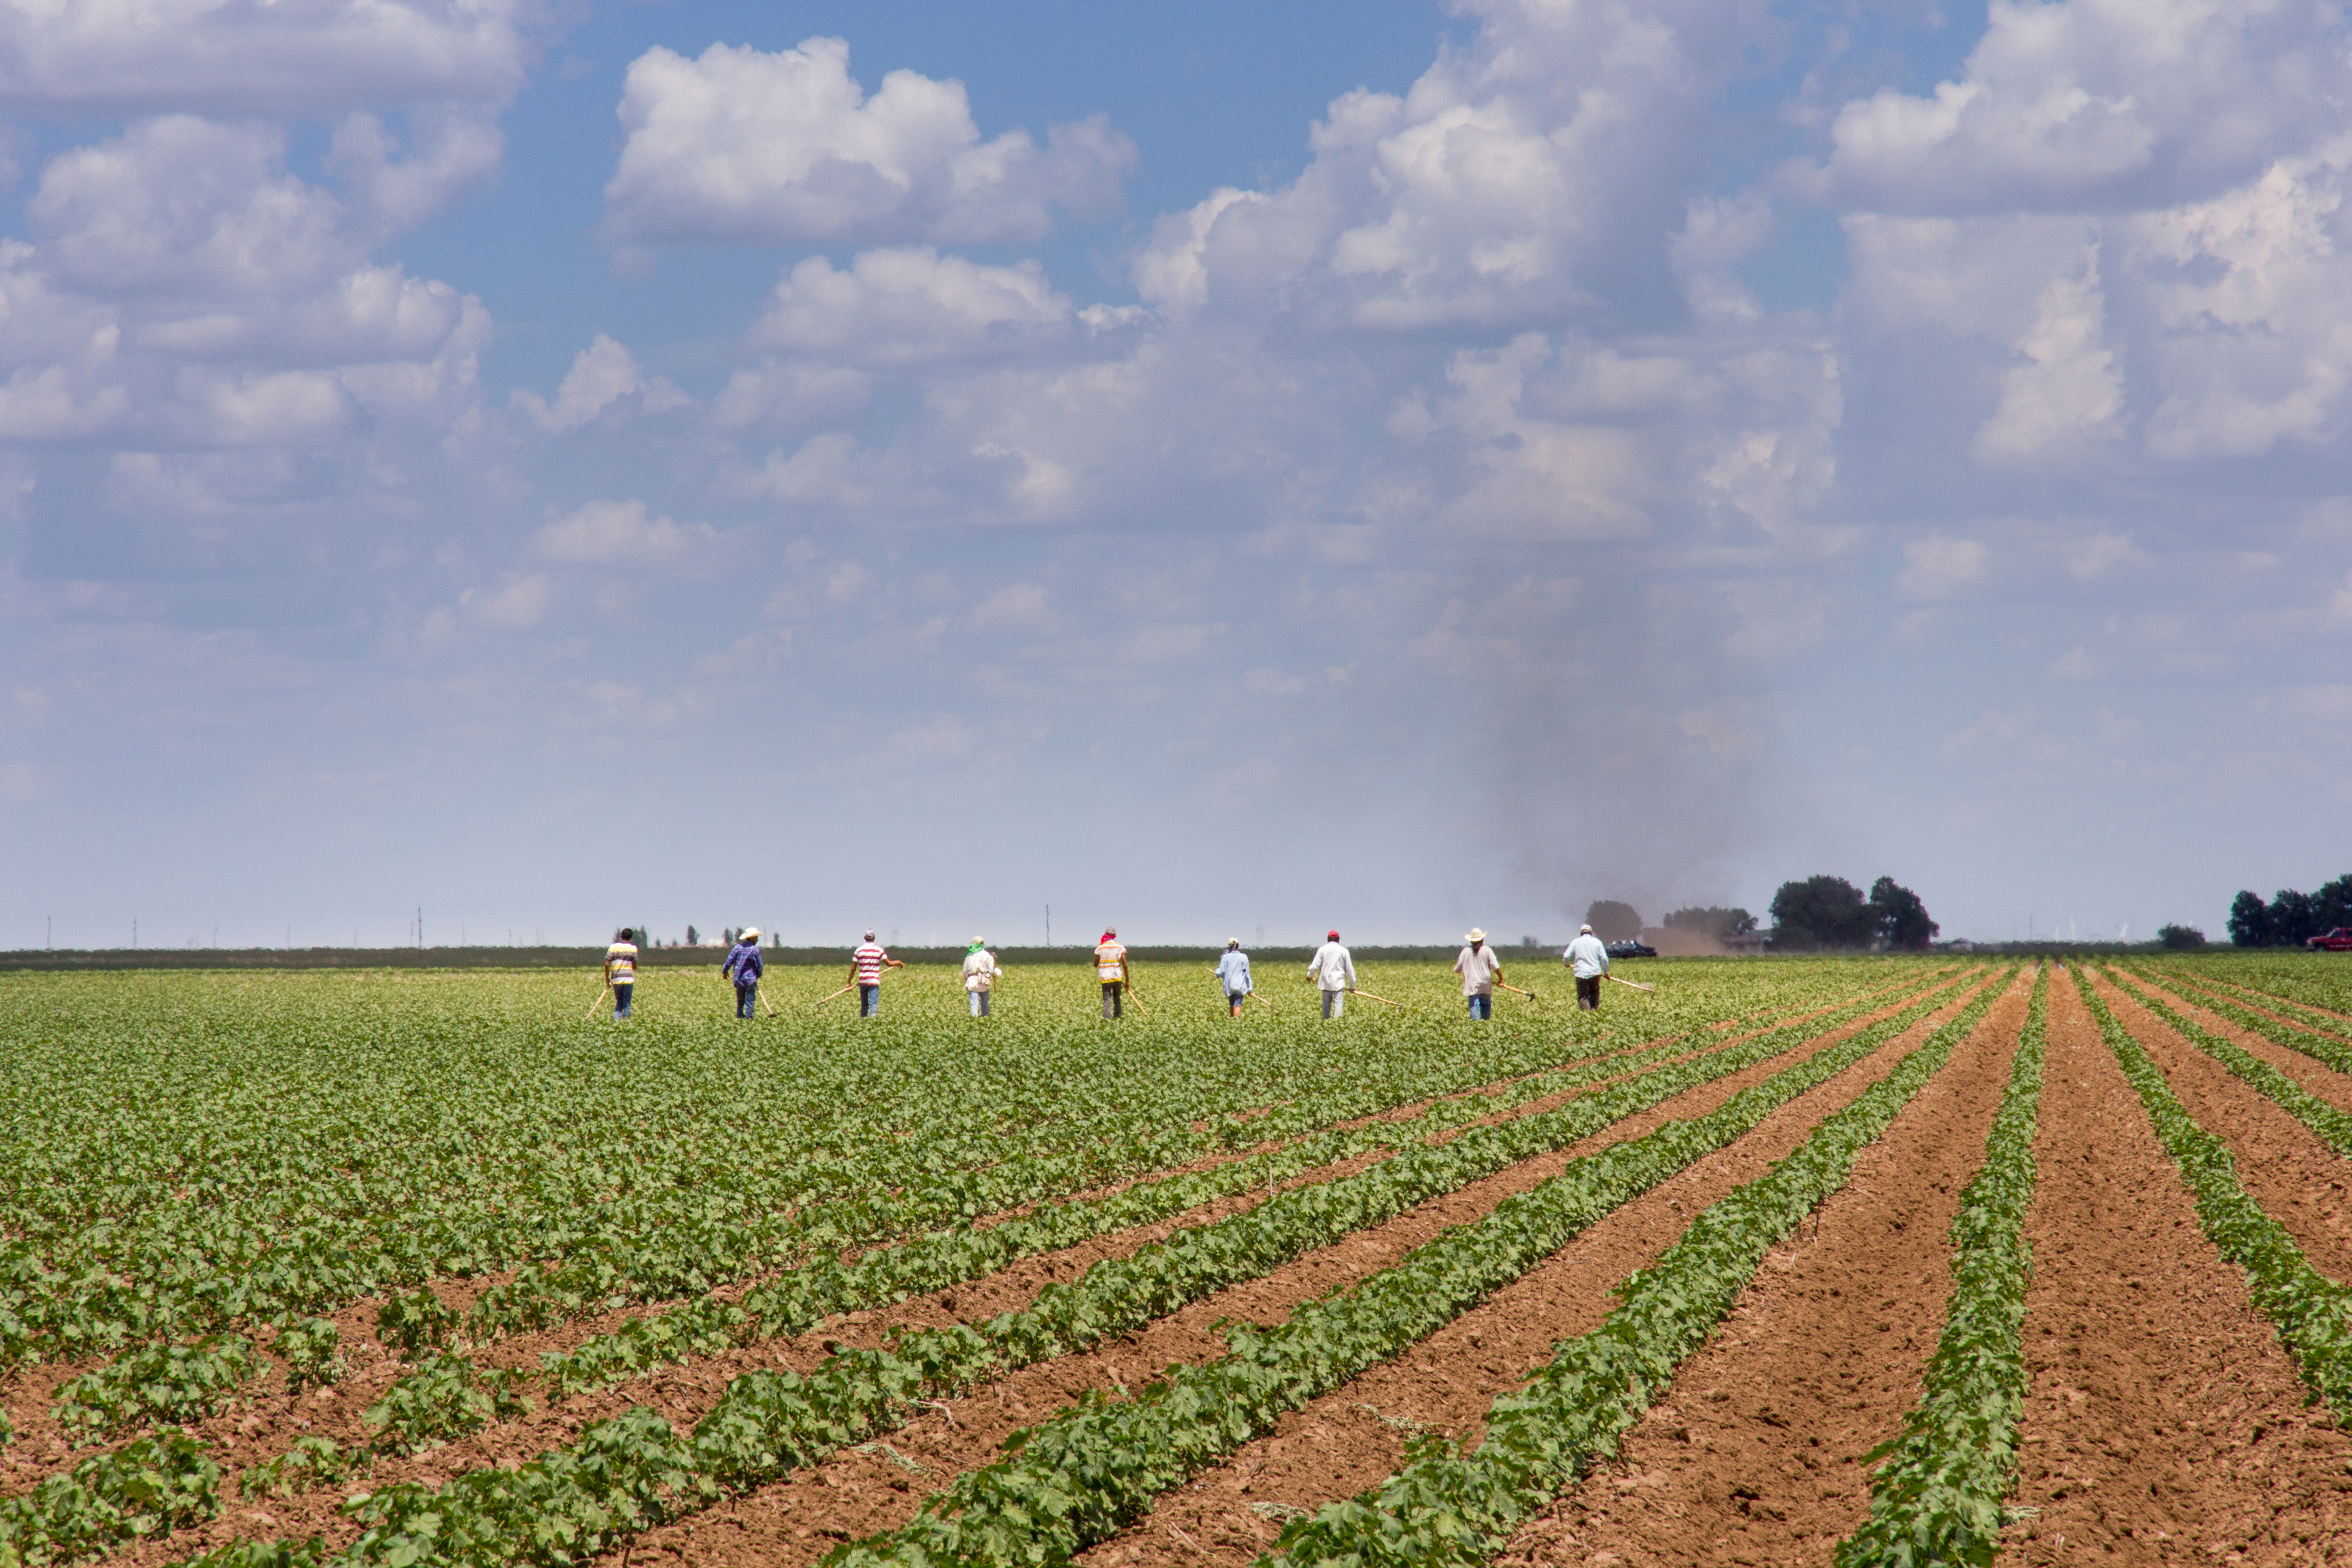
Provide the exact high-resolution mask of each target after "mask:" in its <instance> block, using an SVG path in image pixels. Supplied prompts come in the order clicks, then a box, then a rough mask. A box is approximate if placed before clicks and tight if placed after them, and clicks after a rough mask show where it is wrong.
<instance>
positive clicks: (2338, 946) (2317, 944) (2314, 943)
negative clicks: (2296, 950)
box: [2303, 926, 2352, 952]
mask: <svg viewBox="0 0 2352 1568" xmlns="http://www.w3.org/2000/svg"><path fill="white" fill-rule="evenodd" d="M2303 945H2304V946H2305V947H2307V948H2309V949H2311V951H2312V952H2352V926H2337V927H2336V929H2335V930H2334V931H2321V932H2320V933H2319V934H2318V935H2317V936H2312V937H2305V938H2304V941H2303Z"/></svg>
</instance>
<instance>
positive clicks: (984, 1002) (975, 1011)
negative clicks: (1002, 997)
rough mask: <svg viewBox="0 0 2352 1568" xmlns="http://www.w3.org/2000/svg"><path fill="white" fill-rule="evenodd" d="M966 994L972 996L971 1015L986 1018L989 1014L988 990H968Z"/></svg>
mask: <svg viewBox="0 0 2352 1568" xmlns="http://www.w3.org/2000/svg"><path fill="white" fill-rule="evenodd" d="M964 994H965V995H967V996H969V997H971V1016H973V1017H975V1018H985V1017H987V1016H988V993H987V992H985V991H967V992H965V993H964Z"/></svg>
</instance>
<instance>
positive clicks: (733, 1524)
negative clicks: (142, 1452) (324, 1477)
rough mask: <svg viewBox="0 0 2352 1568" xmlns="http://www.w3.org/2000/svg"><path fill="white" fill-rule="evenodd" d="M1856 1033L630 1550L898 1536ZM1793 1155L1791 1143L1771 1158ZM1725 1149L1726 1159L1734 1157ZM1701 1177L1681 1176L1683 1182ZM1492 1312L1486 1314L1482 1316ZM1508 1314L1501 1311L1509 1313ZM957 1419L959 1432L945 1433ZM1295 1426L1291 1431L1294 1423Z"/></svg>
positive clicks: (724, 1559) (683, 1550)
mask: <svg viewBox="0 0 2352 1568" xmlns="http://www.w3.org/2000/svg"><path fill="white" fill-rule="evenodd" d="M1860 1026H1862V1025H1861V1024H1860V1023H1859V1022H1857V1023H1855V1024H1850V1025H1847V1026H1843V1027H1842V1028H1840V1029H1838V1030H1835V1031H1832V1033H1831V1034H1830V1035H1827V1036H1824V1037H1822V1040H1816V1041H1811V1042H1808V1043H1807V1044H1806V1045H1805V1046H1803V1047H1799V1049H1798V1052H1797V1053H1789V1054H1784V1055H1782V1056H1780V1057H1779V1058H1774V1059H1772V1060H1771V1061H1769V1062H1765V1063H1761V1064H1759V1065H1757V1066H1755V1067H1752V1068H1747V1069H1745V1070H1743V1071H1741V1072H1739V1073H1737V1074H1734V1075H1732V1076H1730V1077H1729V1078H1727V1079H1719V1080H1717V1082H1715V1083H1713V1084H1708V1085H1705V1086H1702V1087H1700V1088H1698V1089H1692V1090H1689V1091H1687V1092H1686V1093H1685V1094H1683V1095H1679V1096H1676V1097H1675V1099H1674V1100H1669V1101H1667V1102H1665V1103H1664V1104H1663V1105H1661V1106H1657V1107H1654V1108H1653V1109H1652V1110H1649V1111H1646V1112H1643V1113H1642V1114H1641V1115H1639V1116H1635V1117H1631V1118H1628V1119H1626V1120H1625V1121H1621V1122H1619V1123H1617V1124H1616V1125H1614V1126H1612V1127H1611V1128H1610V1129H1608V1130H1607V1131H1604V1132H1601V1133H1599V1134H1596V1135H1595V1136H1594V1137H1592V1138H1590V1139H1587V1140H1585V1141H1583V1142H1580V1143H1578V1144H1576V1145H1573V1146H1571V1147H1570V1149H1567V1150H1563V1151H1561V1152H1558V1153H1555V1154H1550V1155H1546V1156H1542V1157H1540V1158H1538V1159H1535V1160H1530V1161H1527V1162H1525V1163H1521V1164H1519V1165H1516V1166H1513V1167H1511V1168H1510V1169H1509V1170H1507V1171H1505V1172H1502V1173H1498V1174H1496V1175H1495V1176H1492V1177H1489V1178H1487V1179H1486V1180H1485V1181H1483V1182H1478V1183H1475V1184H1472V1185H1470V1186H1468V1187H1465V1188H1464V1189H1462V1190H1461V1191H1459V1192H1457V1193H1454V1194H1449V1195H1447V1196H1445V1197H1442V1198H1439V1199H1435V1200H1433V1202H1431V1203H1429V1204H1425V1205H1422V1206H1421V1207H1419V1208H1416V1209H1414V1210H1412V1211H1411V1212H1409V1213H1407V1214H1405V1215H1400V1216H1399V1217H1398V1218H1397V1219H1394V1220H1392V1221H1390V1222H1389V1223H1388V1224H1386V1225H1382V1226H1373V1227H1371V1228H1370V1229H1368V1230H1365V1231H1362V1232H1360V1233H1358V1234H1356V1235H1354V1236H1351V1237H1348V1238H1347V1239H1346V1240H1344V1241H1342V1242H1339V1243H1338V1244H1336V1245H1335V1246H1332V1247H1326V1248H1324V1249H1322V1250H1320V1251H1318V1252H1315V1253H1311V1254H1309V1255H1307V1257H1306V1258H1300V1259H1298V1260H1297V1261H1296V1262H1294V1263H1291V1264H1288V1265H1286V1266H1284V1267H1282V1268H1276V1269H1274V1270H1272V1271H1271V1272H1269V1273H1267V1274H1266V1275H1264V1276H1262V1277H1261V1278H1259V1279H1255V1280H1252V1281H1250V1282H1248V1283H1246V1284H1244V1285H1241V1286H1238V1287H1236V1288H1234V1289H1231V1290H1227V1291H1224V1292H1222V1293H1220V1294H1219V1295H1216V1296H1213V1297H1212V1298H1210V1299H1208V1300H1203V1301H1200V1302H1196V1303H1194V1304H1192V1306H1190V1307H1187V1308H1185V1309H1183V1310H1180V1311H1178V1312H1176V1313H1173V1314H1171V1316H1169V1317H1167V1318H1164V1319H1161V1320H1160V1321H1158V1322H1155V1323H1153V1324H1151V1325H1150V1326H1149V1327H1147V1328H1146V1329H1144V1330H1143V1331H1140V1332H1139V1333H1136V1334H1132V1335H1129V1336H1127V1337H1125V1338H1123V1339H1121V1340H1118V1341H1116V1342H1113V1343H1111V1344H1110V1345H1108V1346H1106V1347H1105V1348H1104V1349H1102V1350H1101V1351H1098V1352H1093V1353H1089V1354H1083V1355H1074V1356H1066V1357H1063V1358H1061V1359H1059V1360H1056V1361H1054V1362H1050V1363H1045V1364H1043V1365H1040V1366H1036V1367H1032V1368H1029V1369H1027V1370H1026V1371H1024V1372H1021V1373H1015V1374H1013V1376H1010V1377H1007V1378H1004V1379H1003V1380H1002V1381H1000V1382H998V1383H995V1384H991V1385H989V1386H988V1387H986V1388H983V1389H981V1390H978V1391H976V1392H975V1393H974V1394H972V1395H971V1397H969V1398H966V1399H961V1400H958V1401H955V1402H954V1403H953V1406H952V1415H951V1417H950V1415H946V1414H940V1415H926V1416H925V1417H924V1418H923V1419H921V1420H919V1421H918V1422H917V1423H915V1424H914V1425H912V1426H908V1428H906V1429H905V1430H903V1431H901V1432H899V1433H898V1434H896V1435H894V1436H892V1437H890V1438H889V1439H888V1441H887V1445H884V1444H877V1445H873V1446H871V1447H872V1450H873V1451H870V1452H851V1453H847V1454H844V1455H842V1456H840V1457H839V1458H835V1460H833V1461H832V1462H830V1463H828V1464H825V1465H822V1466H819V1467H816V1468H814V1469H812V1470H808V1471H803V1472H802V1473H800V1474H798V1475H795V1476H793V1477H792V1478H790V1479H786V1480H784V1481H782V1482H780V1483H778V1484H777V1485H775V1486H772V1487H769V1488H766V1489H761V1490H760V1491H757V1492H754V1493H752V1494H751V1495H749V1496H747V1497H744V1498H740V1499H737V1500H732V1501H730V1502H728V1503H725V1504H722V1505H720V1506H719V1508H716V1509H713V1510H709V1512H707V1513H704V1514H701V1515H699V1516H698V1517H697V1518H695V1519H692V1520H688V1521H681V1522H679V1523H677V1524H675V1525H670V1526H667V1527H665V1528H663V1529H661V1530H657V1531H651V1532H649V1533H648V1534H646V1536H645V1537H643V1538H641V1539H640V1540H638V1541H637V1542H635V1544H634V1546H633V1548H632V1560H633V1561H638V1562H644V1561H649V1560H652V1559H653V1558H654V1557H656V1556H669V1557H675V1558H677V1559H679V1560H681V1561H685V1562H690V1563H697V1564H705V1563H708V1564H721V1563H724V1564H759V1565H761V1568H770V1565H779V1564H787V1563H810V1562H814V1560H815V1559H816V1558H818V1557H821V1556H822V1555H824V1552H827V1551H828V1550H830V1549H831V1548H832V1547H833V1546H834V1545H835V1543H836V1542H841V1541H845V1540H854V1539H859V1538H862V1537H865V1536H867V1535H872V1534H875V1533H877V1532H879V1531H886V1530H889V1529H893V1528H895V1527H897V1526H898V1525H900V1524H903V1523H905V1522H906V1521H908V1519H910V1518H911V1517H913V1515H914V1512H915V1510H916V1508H917V1506H918V1505H919V1502H920V1501H921V1500H922V1498H923V1496H924V1495H925V1494H926V1493H927V1492H929V1491H933V1490H936V1489H939V1488H940V1486H942V1485H943V1484H945V1482H946V1480H947V1479H949V1478H950V1477H951V1476H953V1475H955V1474H957V1473H960V1472H961V1471H963V1470H966V1469H970V1468H975V1467H977V1466H979V1465H982V1464H985V1463H987V1462H989V1461H991V1460H992V1459H994V1458H996V1457H997V1455H998V1451H999V1448H1000V1446H1001V1445H1002V1443H1003V1439H1004V1438H1005V1437H1006V1436H1009V1435H1010V1434H1011V1433H1012V1432H1013V1431H1014V1430H1016V1429H1017V1428H1019V1427H1022V1426H1030V1425H1034V1424H1035V1423H1036V1422H1038V1421H1040V1420H1043V1419H1045V1417H1047V1416H1049V1415H1053V1414H1054V1413H1055V1411H1057V1410H1059V1409H1061V1408H1063V1407H1064V1406H1066V1405H1070V1404H1072V1403H1074V1402H1075V1401H1076V1399H1077V1397H1078V1396H1079V1395H1080V1394H1083V1393H1085V1392H1086V1391H1087V1390H1089V1389H1097V1388H1105V1387H1117V1386H1124V1385H1129V1384H1135V1383H1139V1382H1140V1381H1142V1380H1144V1379H1145V1378H1148V1377H1149V1376H1150V1375H1151V1373H1153V1372H1155V1371H1156V1370H1157V1369H1159V1368H1161V1367H1164V1366H1167V1365H1170V1364H1171V1363H1177V1362H1198V1361H1204V1360H1212V1359H1214V1358H1215V1357H1218V1356H1220V1355H1223V1353H1224V1352H1225V1345H1224V1342H1223V1339H1222V1337H1220V1336H1219V1335H1218V1334H1216V1333H1215V1331H1214V1329H1215V1325H1216V1324H1217V1323H1218V1322H1219V1321H1221V1320H1247V1321H1253V1322H1258V1323H1267V1324H1271V1323H1277V1322H1280V1321H1283V1320H1284V1319H1285V1318H1286V1317H1287V1316H1288V1314H1289V1312H1290V1311H1291V1310H1292V1309H1293V1308H1295V1307H1297V1305H1298V1304H1299V1303H1301V1302H1303V1301H1307V1300H1313V1299H1315V1298H1316V1297H1318V1296H1321V1295H1323V1294H1325V1293H1326V1292H1328V1291H1329V1290H1332V1289H1339V1288H1341V1287H1343V1286H1346V1285H1349V1284H1351V1283H1353V1282H1355V1281H1356V1280H1358V1279H1362V1278H1364V1277H1365V1276H1367V1275H1369V1274H1371V1273H1373V1272H1375V1271H1377V1270H1379V1269H1381V1268H1387V1267H1389V1266H1390V1265H1391V1264H1392V1263H1394V1262H1395V1261H1396V1260H1397V1259H1398V1258H1401V1257H1402V1256H1403V1255H1404V1254H1405V1253H1406V1252H1408V1251H1410V1250H1411V1249H1412V1247H1417V1246H1419V1245H1421V1244H1422V1243H1423V1242H1424V1241H1426V1240H1428V1239H1429V1238H1430V1237H1433V1236H1434V1235H1436V1234H1437V1233H1438V1232H1439V1231H1441V1230H1444V1229H1446V1228H1448V1227H1449V1226H1457V1225H1462V1224H1465V1223H1467V1222H1469V1221H1473V1220H1475V1219H1477V1218H1478V1217H1479V1216H1481V1215H1485V1214H1486V1213H1487V1212H1489V1211H1490V1210H1491V1209H1492V1208H1493V1207H1494V1206H1495V1205H1496V1204H1497V1203H1500V1202H1501V1201H1502V1200H1503V1198H1505V1197H1506V1196H1507V1195H1509V1194H1512V1193H1516V1192H1524V1191H1526V1190H1527V1189H1528V1188H1529V1187H1532V1186H1534V1185H1536V1184H1538V1183H1540V1182H1542V1181H1544V1180H1547V1179H1549V1177H1550V1176H1552V1175H1555V1174H1557V1173H1559V1170H1560V1168H1561V1167H1562V1166H1563V1165H1565V1164H1566V1163H1567V1162H1568V1161H1569V1160H1570V1159H1571V1158H1574V1157H1575V1156H1576V1155H1578V1154H1581V1153H1589V1152H1592V1151H1593V1150H1595V1149H1599V1148H1601V1147H1605V1146H1607V1145H1608V1144H1610V1143H1612V1142H1618V1141H1620V1140H1622V1139H1626V1138H1632V1137H1637V1136H1640V1135H1641V1134H1642V1133H1644V1132H1647V1131H1651V1130H1652V1129H1654V1128H1655V1127H1657V1126H1659V1125H1661V1124H1663V1123H1664V1121H1668V1120H1671V1119H1673V1118H1675V1117H1677V1116H1688V1115H1693V1114H1698V1113H1703V1112H1705V1111H1706V1110H1712V1109H1713V1108H1714V1107H1716V1106H1717V1105H1719V1104H1721V1103H1722V1102H1723V1101H1724V1100H1727V1099H1729V1098H1730V1097H1731V1096H1732V1095H1733V1094H1736V1093H1738V1091H1739V1090H1740V1089H1744V1088H1746V1087H1747V1086H1748V1084H1750V1083H1753V1082H1757V1081H1759V1080H1760V1079H1763V1078H1766V1077H1769V1076H1770V1075H1771V1074H1772V1073H1773V1072H1776V1071H1778V1070H1780V1068H1783V1067H1786V1066H1787V1065H1788V1064H1789V1062H1790V1060H1791V1059H1792V1058H1793V1056H1794V1055H1796V1054H1799V1053H1803V1052H1810V1051H1811V1050H1814V1049H1818V1048H1819V1047H1820V1046H1821V1045H1822V1043H1823V1041H1825V1040H1827V1039H1829V1038H1833V1037H1843V1036H1844V1035H1846V1034H1848V1033H1851V1032H1852V1031H1853V1029H1855V1028H1858V1027H1860ZM1888 1056H1889V1053H1887V1052H1886V1051H1881V1052H1878V1053H1876V1054H1875V1055H1874V1056H1873V1058H1870V1061H1869V1062H1866V1063H1864V1065H1863V1066H1862V1067H1860V1068H1856V1069H1855V1070H1854V1072H1852V1073H1849V1074H1848V1075H1846V1078H1845V1079H1841V1080H1839V1082H1840V1083H1842V1084H1851V1085H1852V1087H1850V1088H1847V1089H1843V1090H1841V1089H1839V1087H1838V1085H1836V1084H1832V1085H1827V1086H1824V1087H1823V1089H1817V1090H1815V1091H1814V1096H1809V1097H1805V1098H1806V1099H1808V1100H1810V1099H1812V1098H1814V1097H1817V1096H1819V1095H1821V1094H1822V1093H1824V1092H1828V1093H1844V1094H1850V1093H1852V1092H1855V1091H1856V1090H1858V1089H1859V1087H1860V1084H1859V1083H1858V1082H1854V1081H1853V1080H1854V1079H1855V1076H1856V1074H1861V1075H1864V1077H1865V1078H1867V1077H1872V1076H1875V1073H1876V1072H1882V1071H1884V1070H1885V1066H1886V1065H1890V1064H1889V1062H1888ZM1799 1103H1802V1101H1801V1102H1799ZM1824 1109H1826V1107H1825V1106H1824V1107H1820V1108H1817V1109H1815V1110H1813V1112H1812V1116H1813V1117H1816V1118H1817V1117H1818V1116H1819V1115H1820V1114H1821V1110H1824ZM1791 1114H1802V1113H1801V1112H1794V1111H1792V1110H1784V1111H1783V1112H1781V1113H1780V1115H1781V1117H1788V1116H1790V1115H1791ZM1810 1124H1811V1120H1810V1119H1808V1120H1807V1121H1803V1122H1802V1123H1800V1124H1799V1125H1798V1131H1797V1132H1796V1134H1795V1135H1792V1136H1790V1137H1789V1138H1788V1140H1787V1144H1788V1146H1793V1144H1794V1142H1796V1138H1797V1137H1798V1136H1801V1131H1802V1127H1804V1126H1809V1125H1810ZM1767 1136H1768V1137H1769V1136H1770V1135H1769V1134H1767ZM1772 1152H1775V1153H1778V1152H1786V1148H1785V1147H1781V1148H1777V1149H1774V1150H1773V1151H1772ZM1729 1153H1730V1152H1728V1151H1727V1155H1728V1154H1729ZM1767 1157H1769V1155H1768V1156H1767ZM1724 1158H1725V1157H1724V1156H1718V1157H1717V1159H1716V1160H1710V1161H1708V1162H1705V1163H1703V1164H1702V1167H1701V1172H1700V1173H1697V1183H1698V1186H1699V1187H1700V1188H1702V1189H1703V1188H1704V1187H1705V1186H1706V1184H1707V1183H1708V1182H1709V1181H1711V1180H1713V1179H1714V1169H1715V1167H1716V1166H1717V1163H1718V1162H1720V1161H1723V1160H1724ZM1728 1163H1730V1164H1731V1165H1733V1166H1735V1167H1737V1166H1738V1165H1739V1164H1740V1162H1739V1161H1738V1158H1737V1157H1736V1156H1735V1157H1732V1158H1731V1159H1730V1161H1729V1162H1728ZM1759 1168H1760V1167H1759ZM1693 1174H1694V1173H1685V1178H1677V1181H1682V1180H1685V1179H1686V1178H1689V1177H1691V1176H1692V1175H1693ZM1740 1179H1744V1178H1743V1177H1738V1176H1732V1177H1730V1178H1729V1179H1728V1180H1727V1181H1726V1182H1725V1184H1726V1185H1728V1184H1730V1182H1734V1181H1737V1180H1740ZM1668 1185H1672V1184H1668ZM1665 1201H1669V1200H1661V1206H1663V1204H1664V1202H1665ZM1692 1201H1694V1200H1693V1199H1692V1198H1691V1197H1689V1196H1688V1195H1687V1194H1686V1195H1685V1198H1684V1202H1685V1206H1686V1207H1687V1206H1689V1205H1690V1203H1691V1202H1692ZM1706 1201H1711V1200H1710V1199H1706V1198H1698V1199H1696V1202H1699V1203H1704V1202H1706ZM1604 1223H1605V1222H1604ZM1661 1223H1662V1228H1664V1222H1661ZM1596 1228H1598V1227H1596ZM1678 1228H1679V1222H1678V1221H1675V1222H1673V1224H1672V1226H1671V1227H1670V1228H1664V1233H1665V1236H1666V1237H1671V1235H1672V1234H1673V1233H1674V1230H1675V1229H1678ZM1659 1244H1660V1245H1662V1244H1663V1241H1661V1242H1660V1243H1659ZM1612 1278H1613V1275H1612ZM1496 1310H1497V1309H1496V1308H1495V1307H1493V1306H1490V1307H1488V1308H1486V1309H1482V1311H1486V1312H1494V1311H1496ZM1503 1310H1504V1311H1505V1312H1507V1311H1508V1309H1503ZM1359 1397H1361V1396H1360V1395H1359ZM1482 1407H1483V1405H1482ZM950 1419H952V1421H953V1422H954V1425H953V1426H950V1424H949V1423H950ZM1291 1421H1292V1422H1296V1421H1297V1417H1293V1418H1291ZM1290 1425H1291V1423H1286V1428H1287V1427H1288V1426H1290ZM1371 1425H1373V1426H1374V1429H1375V1430H1377V1431H1381V1432H1383V1433H1388V1429H1387V1428H1385V1427H1381V1426H1378V1424H1377V1423H1372V1424H1371ZM1388 1435H1390V1436H1393V1434H1388ZM615 1560H617V1554H616V1557H615Z"/></svg>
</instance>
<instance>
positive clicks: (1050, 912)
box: [1045, 904, 1054, 948]
mask: <svg viewBox="0 0 2352 1568" xmlns="http://www.w3.org/2000/svg"><path fill="white" fill-rule="evenodd" d="M1045 945H1046V946H1047V947H1048V948H1050V947H1052V946H1053V945H1054V906H1053V905H1051V904H1047V905H1046V906H1045Z"/></svg>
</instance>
